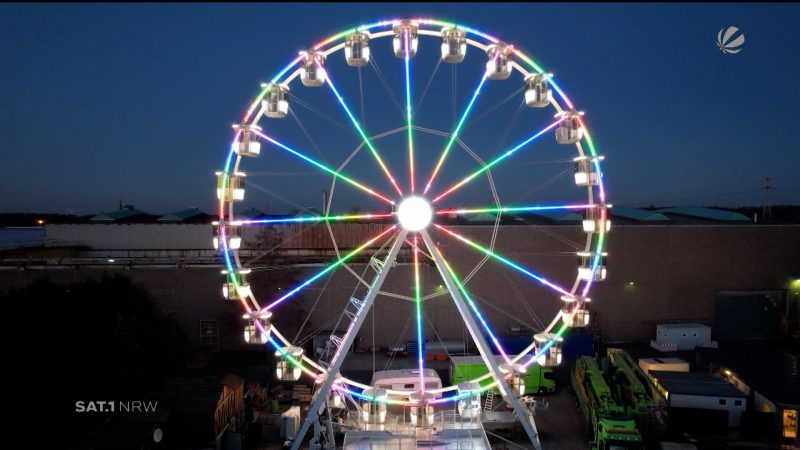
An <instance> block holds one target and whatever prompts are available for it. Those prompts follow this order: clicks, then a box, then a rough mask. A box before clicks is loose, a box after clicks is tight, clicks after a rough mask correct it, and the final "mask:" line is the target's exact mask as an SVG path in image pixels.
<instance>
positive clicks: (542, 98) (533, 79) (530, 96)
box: [525, 74, 553, 108]
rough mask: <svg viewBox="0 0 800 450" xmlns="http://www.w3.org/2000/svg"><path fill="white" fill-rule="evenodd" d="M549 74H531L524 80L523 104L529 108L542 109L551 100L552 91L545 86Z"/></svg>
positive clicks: (548, 86) (547, 85)
mask: <svg viewBox="0 0 800 450" xmlns="http://www.w3.org/2000/svg"><path fill="white" fill-rule="evenodd" d="M549 77H550V76H549V74H547V75H541V74H533V75H528V77H527V78H525V104H526V105H527V106H528V107H529V108H544V107H545V106H547V105H549V104H550V102H551V101H552V100H553V91H552V90H551V89H550V85H549V84H547V80H548V78H549Z"/></svg>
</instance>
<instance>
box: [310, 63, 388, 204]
mask: <svg viewBox="0 0 800 450" xmlns="http://www.w3.org/2000/svg"><path fill="white" fill-rule="evenodd" d="M325 78H326V83H327V85H328V86H329V87H330V89H331V92H333V94H334V95H335V96H336V99H337V100H338V101H339V105H341V106H342V109H343V110H344V112H345V114H347V117H348V118H349V119H350V122H351V123H352V124H353V127H354V128H355V129H356V132H357V133H358V135H359V136H361V140H362V141H364V144H365V145H366V146H367V148H368V149H369V151H370V153H372V156H374V157H375V161H377V163H378V165H379V166H380V168H381V170H382V171H383V173H384V174H385V175H386V177H387V178H388V179H389V182H390V183H391V184H392V187H394V189H395V190H396V191H397V193H398V194H400V196H401V197H402V196H403V191H402V190H401V189H400V186H398V185H397V180H395V178H394V176H392V173H391V171H389V168H388V167H386V163H384V162H383V158H381V155H380V154H379V153H378V150H376V149H375V146H374V145H373V144H372V141H371V140H370V139H369V136H367V134H366V133H365V132H364V129H363V128H362V127H361V124H360V123H359V121H358V119H356V116H354V115H353V112H352V111H351V110H350V107H349V106H347V103H346V102H345V101H344V98H342V95H341V94H340V93H339V90H338V89H336V86H335V85H334V83H333V79H332V78H331V77H330V74H328V76H327V77H325Z"/></svg>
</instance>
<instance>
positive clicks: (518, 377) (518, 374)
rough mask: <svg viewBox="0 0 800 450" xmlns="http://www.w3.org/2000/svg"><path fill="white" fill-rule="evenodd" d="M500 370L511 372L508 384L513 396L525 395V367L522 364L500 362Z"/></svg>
mask: <svg viewBox="0 0 800 450" xmlns="http://www.w3.org/2000/svg"><path fill="white" fill-rule="evenodd" d="M500 372H503V373H509V372H510V373H511V380H510V382H509V383H508V386H509V387H510V388H511V392H512V393H513V394H514V395H515V396H517V397H522V396H523V395H525V373H526V372H527V369H526V368H525V367H524V366H523V365H522V364H514V365H513V366H512V365H509V364H508V363H503V364H500Z"/></svg>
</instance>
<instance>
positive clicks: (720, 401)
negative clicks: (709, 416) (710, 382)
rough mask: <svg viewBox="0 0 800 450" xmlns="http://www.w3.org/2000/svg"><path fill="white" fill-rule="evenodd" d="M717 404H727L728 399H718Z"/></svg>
mask: <svg viewBox="0 0 800 450" xmlns="http://www.w3.org/2000/svg"><path fill="white" fill-rule="evenodd" d="M719 404H720V405H722V406H725V405H727V404H728V401H727V400H725V399H724V398H721V399H719Z"/></svg>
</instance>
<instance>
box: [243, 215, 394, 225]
mask: <svg viewBox="0 0 800 450" xmlns="http://www.w3.org/2000/svg"><path fill="white" fill-rule="evenodd" d="M393 216H394V213H368V214H337V215H333V216H330V215H328V216H304V217H287V218H284V219H247V220H237V221H234V222H231V225H277V224H285V223H325V222H344V221H347V220H370V219H388V218H390V217H393Z"/></svg>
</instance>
